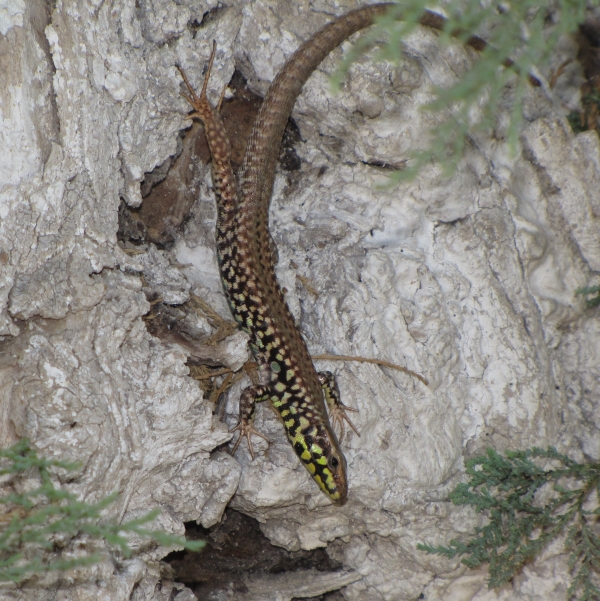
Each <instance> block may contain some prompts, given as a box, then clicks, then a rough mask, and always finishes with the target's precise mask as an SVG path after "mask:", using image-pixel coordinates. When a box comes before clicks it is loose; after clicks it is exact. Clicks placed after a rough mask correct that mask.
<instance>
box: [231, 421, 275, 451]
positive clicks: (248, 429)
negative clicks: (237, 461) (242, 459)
mask: <svg viewBox="0 0 600 601" xmlns="http://www.w3.org/2000/svg"><path fill="white" fill-rule="evenodd" d="M237 430H239V432H240V435H239V437H238V439H237V440H236V441H235V444H234V445H233V449H232V450H231V454H232V455H234V454H235V452H236V451H237V449H238V447H239V446H240V443H241V442H242V438H245V439H246V440H247V441H248V449H249V451H250V456H251V457H252V460H254V449H253V448H252V440H251V436H252V434H254V435H255V436H260V438H263V439H264V440H266V441H267V443H268V442H269V439H268V438H267V437H266V436H265V435H264V434H262V433H260V432H259V431H258V430H257V429H256V428H255V427H254V424H253V423H252V422H244V421H240V423H239V424H238V425H237V426H236V427H235V428H233V429H232V430H229V432H230V433H231V432H236V431H237Z"/></svg>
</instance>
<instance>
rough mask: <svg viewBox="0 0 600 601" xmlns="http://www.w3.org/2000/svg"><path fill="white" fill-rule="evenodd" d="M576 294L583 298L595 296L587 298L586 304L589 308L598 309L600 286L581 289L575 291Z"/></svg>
mask: <svg viewBox="0 0 600 601" xmlns="http://www.w3.org/2000/svg"><path fill="white" fill-rule="evenodd" d="M575 294H579V295H582V296H589V295H590V294H595V295H596V296H593V297H592V298H586V299H585V304H586V305H587V306H588V307H597V306H598V305H600V286H590V287H589V288H579V289H577V290H576V291H575Z"/></svg>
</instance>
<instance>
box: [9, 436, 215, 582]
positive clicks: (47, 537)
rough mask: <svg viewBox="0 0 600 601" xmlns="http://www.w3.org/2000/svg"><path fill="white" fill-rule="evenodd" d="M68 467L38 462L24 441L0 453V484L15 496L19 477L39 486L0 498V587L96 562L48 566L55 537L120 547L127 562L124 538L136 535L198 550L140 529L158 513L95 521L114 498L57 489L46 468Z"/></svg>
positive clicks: (91, 558) (175, 538)
mask: <svg viewBox="0 0 600 601" xmlns="http://www.w3.org/2000/svg"><path fill="white" fill-rule="evenodd" d="M76 467H77V466H76V465H75V464H72V463H65V462H62V461H55V460H50V459H45V458H43V457H38V455H37V453H36V452H35V450H34V449H32V448H31V446H30V444H29V442H28V441H27V440H25V439H23V440H21V441H20V442H18V443H17V444H16V445H14V446H12V447H10V448H8V449H0V477H1V478H2V482H3V484H4V485H5V486H6V485H7V484H8V485H10V488H11V489H12V490H13V491H14V490H16V488H17V486H16V485H17V484H19V486H18V488H19V489H23V488H25V487H24V486H22V484H23V482H22V481H21V482H20V480H22V478H23V477H25V478H31V479H34V481H37V482H38V483H39V486H36V487H35V488H33V489H32V490H25V491H24V492H12V493H9V494H5V495H4V496H0V505H2V506H3V507H4V511H3V512H2V513H0V582H1V581H14V582H19V581H20V580H23V579H24V578H26V577H27V576H28V575H30V574H32V573H41V572H49V571H53V570H67V569H70V568H74V567H79V566H85V565H90V564H93V563H96V562H98V561H99V560H100V557H99V556H98V555H96V554H91V555H87V556H84V557H80V558H76V559H70V560H62V559H59V560H56V561H49V560H47V559H45V558H44V556H45V552H47V551H53V550H54V549H55V548H56V537H57V536H59V537H61V538H64V537H65V536H66V537H67V538H68V539H72V538H74V537H75V536H77V535H81V534H86V535H88V537H90V538H92V539H101V540H104V541H106V542H107V543H108V544H110V545H114V546H116V547H118V548H119V549H120V550H121V552H122V554H123V555H124V556H125V557H130V556H131V554H132V550H131V549H130V547H129V545H128V542H127V538H126V535H127V534H128V533H135V534H138V535H140V536H143V537H147V538H150V539H152V540H154V541H156V542H158V543H159V544H161V545H165V546H171V545H177V546H183V547H185V548H186V549H190V550H194V551H197V550H199V549H201V548H202V547H203V546H204V543H203V542H202V541H186V540H185V539H183V538H181V537H179V536H174V535H171V534H167V533H166V532H157V531H152V530H146V529H145V528H143V525H144V524H146V523H148V522H151V521H152V520H154V519H155V518H156V517H157V515H158V513H159V511H158V510H154V511H152V512H150V513H148V514H147V515H145V516H144V517H142V518H139V519H136V520H131V521H129V522H125V523H122V524H116V523H113V522H110V521H106V522H104V523H101V522H99V520H100V519H101V514H102V510H103V509H105V508H106V507H107V506H108V505H110V504H111V503H112V502H113V501H114V500H115V499H116V498H117V496H118V495H117V494H112V495H110V496H109V497H107V498H105V499H103V500H101V501H99V502H98V503H91V504H90V503H85V502H82V501H79V500H78V499H77V497H76V496H75V495H73V494H71V493H69V492H67V491H64V490H60V489H57V488H56V487H55V486H54V483H53V482H52V479H51V477H50V471H49V470H50V468H54V469H56V468H58V469H63V470H67V471H72V470H74V469H75V468H76Z"/></svg>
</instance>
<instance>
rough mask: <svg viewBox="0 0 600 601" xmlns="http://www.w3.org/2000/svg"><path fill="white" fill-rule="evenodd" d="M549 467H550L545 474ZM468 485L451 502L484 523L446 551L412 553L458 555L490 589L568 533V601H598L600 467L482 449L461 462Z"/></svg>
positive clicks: (542, 453)
mask: <svg viewBox="0 0 600 601" xmlns="http://www.w3.org/2000/svg"><path fill="white" fill-rule="evenodd" d="M548 464H550V465H551V467H546V466H547V465H548ZM466 472H467V475H468V476H469V481H468V482H466V483H462V484H459V485H458V486H457V487H456V488H455V489H454V491H453V492H452V493H450V495H449V498H450V500H451V501H452V502H453V503H454V504H455V505H470V506H471V507H473V508H474V509H475V511H477V512H480V513H485V514H486V515H487V517H488V524H487V525H485V526H483V527H477V528H475V534H474V536H473V537H472V538H470V539H468V540H466V541H461V540H456V539H455V540H451V541H450V543H449V545H448V546H447V547H445V546H442V545H440V546H433V545H427V544H419V545H417V548H418V549H420V550H421V551H426V552H427V553H435V554H439V555H443V556H444V557H448V558H454V557H457V556H464V557H463V558H462V559H461V561H462V563H464V564H465V565H466V566H468V567H470V568H475V567H478V566H480V565H482V564H489V581H488V583H489V586H490V588H495V587H499V586H502V585H503V584H505V583H507V582H508V581H510V580H511V579H512V578H513V577H514V576H515V575H516V574H517V573H518V572H519V571H520V570H521V569H522V568H523V566H524V565H525V564H526V563H529V562H531V561H533V560H534V559H535V557H536V556H537V555H539V553H540V552H541V551H542V550H543V549H544V548H545V547H546V545H547V544H548V543H549V542H550V541H551V540H553V539H555V538H557V537H558V536H560V535H561V534H562V533H564V532H566V533H567V537H566V540H565V550H566V551H567V552H568V553H569V569H570V571H571V575H572V583H571V585H570V587H569V589H568V599H569V600H571V599H578V600H579V601H599V600H600V588H599V587H598V580H599V576H600V536H599V533H598V525H599V524H598V516H599V515H600V508H598V507H595V508H594V509H593V510H590V509H589V508H588V509H585V508H584V507H587V505H588V504H590V503H595V504H596V505H597V502H598V496H597V495H598V494H599V493H600V464H597V463H587V464H580V463H577V462H575V461H573V460H572V459H570V458H569V457H567V456H566V455H563V454H561V453H559V452H558V451H557V450H556V449H554V448H553V447H549V448H548V449H545V450H544V449H540V448H537V447H534V448H532V449H528V450H525V451H507V452H506V454H505V456H503V455H501V454H499V453H497V452H496V451H494V450H493V449H487V451H486V454H485V455H484V456H480V457H475V458H473V459H471V460H469V461H468V462H467V463H466Z"/></svg>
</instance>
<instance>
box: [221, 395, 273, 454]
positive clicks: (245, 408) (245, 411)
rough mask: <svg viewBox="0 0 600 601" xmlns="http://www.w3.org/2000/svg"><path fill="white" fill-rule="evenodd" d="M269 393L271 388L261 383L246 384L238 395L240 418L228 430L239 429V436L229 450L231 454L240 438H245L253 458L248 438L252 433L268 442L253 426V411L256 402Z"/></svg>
mask: <svg viewBox="0 0 600 601" xmlns="http://www.w3.org/2000/svg"><path fill="white" fill-rule="evenodd" d="M270 393H271V389H270V388H269V387H268V386H263V385H258V386H248V388H245V389H244V391H243V392H242V395H241V396H240V420H239V421H238V423H237V426H236V427H235V428H233V429H232V430H230V432H235V431H237V430H239V431H240V436H239V438H238V439H237V441H236V443H235V445H234V446H233V449H232V451H231V454H232V455H233V454H234V453H235V452H236V451H237V448H238V447H239V446H240V442H242V438H246V440H247V441H248V448H249V449H250V455H251V456H252V459H254V449H253V448H252V440H251V439H250V437H251V436H252V434H254V435H256V436H260V437H261V438H264V439H265V440H266V441H267V442H269V439H268V438H267V437H266V436H265V435H264V434H261V433H260V432H259V431H258V430H257V429H256V428H255V427H254V412H255V410H256V403H260V402H262V401H266V400H267V399H269V398H270V396H271V394H270Z"/></svg>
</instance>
